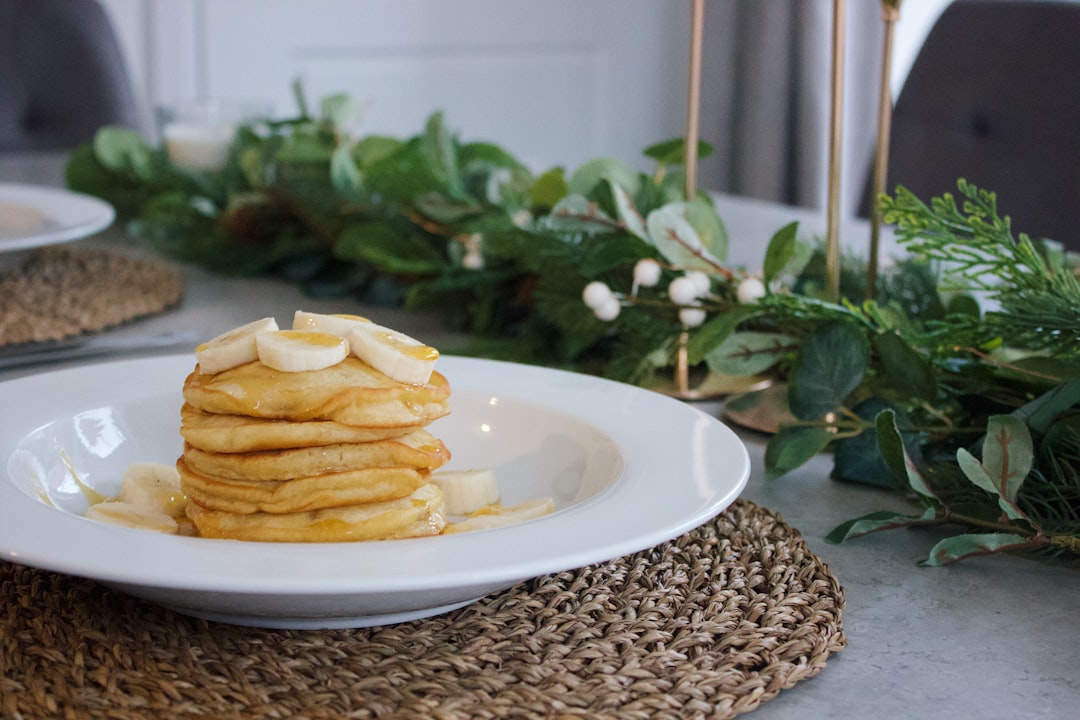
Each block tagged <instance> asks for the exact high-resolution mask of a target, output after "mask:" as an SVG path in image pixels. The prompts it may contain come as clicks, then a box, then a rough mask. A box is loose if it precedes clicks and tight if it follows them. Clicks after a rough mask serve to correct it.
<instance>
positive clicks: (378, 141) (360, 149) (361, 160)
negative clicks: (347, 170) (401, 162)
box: [352, 135, 404, 170]
mask: <svg viewBox="0 0 1080 720" xmlns="http://www.w3.org/2000/svg"><path fill="white" fill-rule="evenodd" d="M403 144H404V143H402V141H401V140H398V139H397V138H392V137H386V136H385V135H367V136H365V137H363V138H361V139H360V140H358V141H357V142H356V144H354V145H353V149H352V153H353V157H354V158H355V159H356V165H357V167H358V168H360V169H361V170H363V169H364V168H366V167H368V166H370V165H373V164H375V163H377V162H379V161H380V160H385V159H386V158H388V157H390V156H391V155H393V154H394V153H395V152H397V151H398V150H400V149H401V146H402V145H403Z"/></svg>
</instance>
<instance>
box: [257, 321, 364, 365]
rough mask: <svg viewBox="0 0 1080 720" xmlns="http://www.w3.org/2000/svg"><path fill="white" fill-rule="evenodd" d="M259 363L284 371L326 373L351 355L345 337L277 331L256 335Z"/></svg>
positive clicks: (322, 333)
mask: <svg viewBox="0 0 1080 720" xmlns="http://www.w3.org/2000/svg"><path fill="white" fill-rule="evenodd" d="M255 344H256V346H257V347H258V351H259V360H260V361H261V362H262V364H263V365H266V366H267V367H272V368H274V369H275V370H280V371H281V372H305V371H307V370H322V369H323V368H328V367H330V366H331V365H337V364H338V363H339V362H341V361H342V360H344V359H345V358H347V357H348V356H349V343H348V342H346V340H345V338H342V337H338V336H337V335H331V334H330V333H324V332H314V331H308V330H273V331H268V332H261V333H259V334H258V335H256V336H255Z"/></svg>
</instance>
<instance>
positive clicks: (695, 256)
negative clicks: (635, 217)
mask: <svg viewBox="0 0 1080 720" xmlns="http://www.w3.org/2000/svg"><path fill="white" fill-rule="evenodd" d="M645 225H646V227H647V228H648V232H649V240H650V241H651V242H652V244H653V245H654V246H655V247H656V249H657V250H659V251H660V254H661V255H663V256H664V258H665V259H666V260H667V261H668V262H669V263H671V264H672V265H674V266H676V267H678V268H681V269H684V270H702V271H704V272H711V271H714V270H715V269H716V268H717V267H718V266H720V265H721V263H720V260H719V259H717V258H716V257H715V256H713V255H712V253H711V252H710V251H709V250H708V249H706V247H705V246H704V244H703V243H702V238H701V236H700V235H699V234H698V232H697V230H696V229H695V228H694V226H693V225H692V224H691V223H690V220H689V219H688V218H687V204H686V203H669V204H667V205H664V206H663V207H661V208H658V209H656V210H653V211H652V212H651V213H649V216H648V217H647V218H646V219H645Z"/></svg>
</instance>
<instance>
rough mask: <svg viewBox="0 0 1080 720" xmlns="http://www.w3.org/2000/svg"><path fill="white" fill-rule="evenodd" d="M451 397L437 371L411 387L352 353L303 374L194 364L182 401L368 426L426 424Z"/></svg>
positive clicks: (222, 410) (220, 410)
mask: <svg viewBox="0 0 1080 720" xmlns="http://www.w3.org/2000/svg"><path fill="white" fill-rule="evenodd" d="M449 397H450V384H449V383H448V382H447V381H446V378H445V377H443V376H442V375H441V374H439V373H438V372H433V373H432V374H431V380H430V381H429V382H428V383H425V384H422V385H412V384H409V383H402V382H398V381H396V380H393V379H391V378H389V377H388V376H386V375H384V374H383V373H381V372H379V371H378V370H375V369H374V368H372V367H371V366H370V365H368V364H367V363H365V362H363V361H361V360H359V359H357V358H355V357H352V356H350V357H348V358H346V359H345V360H343V361H341V362H339V363H337V364H336V365H332V366H330V367H328V368H323V369H322V370H310V371H305V372H278V371H277V370H274V369H272V368H269V367H267V366H266V365H263V364H262V363H260V362H257V361H256V362H250V363H246V364H244V365H240V366H238V367H234V368H231V369H229V370H224V371H222V372H219V373H216V374H204V373H201V372H199V369H198V368H197V367H196V369H195V371H194V372H192V373H191V374H190V375H188V377H187V379H186V380H185V381H184V400H185V401H187V402H188V403H189V404H191V405H193V406H194V407H196V408H198V409H200V410H203V411H205V412H209V413H217V414H224V415H246V416H249V417H258V418H268V419H284V420H292V421H306V420H333V421H334V422H338V423H342V424H344V425H352V426H355V427H365V428H372V427H376V428H387V427H402V426H416V425H426V424H428V423H430V422H432V421H434V420H436V419H438V418H440V417H443V416H444V415H447V414H448V413H449V412H450V406H449V402H448V401H449Z"/></svg>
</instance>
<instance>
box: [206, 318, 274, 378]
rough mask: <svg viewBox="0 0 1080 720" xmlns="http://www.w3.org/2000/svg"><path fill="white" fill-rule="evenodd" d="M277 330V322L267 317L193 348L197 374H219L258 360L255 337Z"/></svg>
mask: <svg viewBox="0 0 1080 720" xmlns="http://www.w3.org/2000/svg"><path fill="white" fill-rule="evenodd" d="M277 329H278V324H277V321H276V320H274V318H272V317H267V318H263V319H262V320H255V321H253V322H249V323H247V324H246V325H241V326H240V327H238V328H235V329H233V330H229V331H228V332H224V333H222V334H220V335H218V336H217V337H216V338H214V339H213V340H208V341H207V342H205V343H203V344H202V345H199V346H198V347H197V348H195V359H196V360H197V361H198V362H199V372H202V373H207V374H212V373H219V372H222V371H223V370H228V369H229V368H234V367H238V366H240V365H244V364H245V363H249V362H254V361H255V360H258V359H259V351H258V348H257V347H256V344H255V336H256V335H258V334H259V333H261V332H265V331H268V330H270V331H272V330H277Z"/></svg>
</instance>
